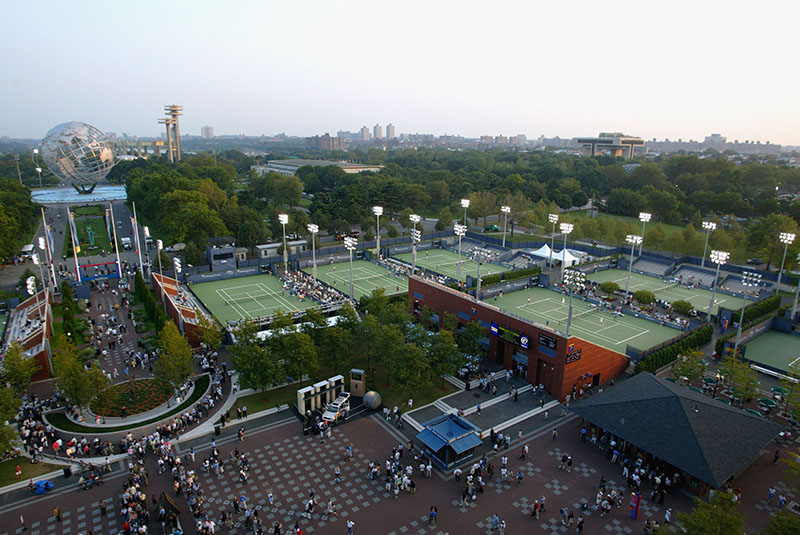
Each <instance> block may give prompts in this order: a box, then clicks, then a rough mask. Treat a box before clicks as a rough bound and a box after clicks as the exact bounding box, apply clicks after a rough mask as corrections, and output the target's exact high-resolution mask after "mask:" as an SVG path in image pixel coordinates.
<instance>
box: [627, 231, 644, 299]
mask: <svg viewBox="0 0 800 535" xmlns="http://www.w3.org/2000/svg"><path fill="white" fill-rule="evenodd" d="M625 241H626V242H628V243H629V244H630V246H631V258H630V260H629V261H628V280H627V281H626V282H625V299H628V290H629V289H630V287H631V270H632V269H633V252H634V251H635V250H636V246H637V245H641V244H642V237H641V236H637V235H636V234H628V235H627V236H626V237H625Z"/></svg>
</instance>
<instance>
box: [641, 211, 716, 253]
mask: <svg viewBox="0 0 800 535" xmlns="http://www.w3.org/2000/svg"><path fill="white" fill-rule="evenodd" d="M651 217H653V216H652V214H649V213H647V212H639V221H641V222H642V241H641V243H639V256H642V248H643V247H644V227H645V225H647V223H648V221H650V218H651ZM703 254H704V255H705V253H703Z"/></svg>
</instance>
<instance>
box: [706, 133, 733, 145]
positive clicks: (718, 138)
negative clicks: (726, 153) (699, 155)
mask: <svg viewBox="0 0 800 535" xmlns="http://www.w3.org/2000/svg"><path fill="white" fill-rule="evenodd" d="M726 141H728V138H726V137H725V136H723V135H722V134H711V135H710V136H706V139H705V140H704V141H703V143H707V144H710V145H724V144H725V142H726Z"/></svg>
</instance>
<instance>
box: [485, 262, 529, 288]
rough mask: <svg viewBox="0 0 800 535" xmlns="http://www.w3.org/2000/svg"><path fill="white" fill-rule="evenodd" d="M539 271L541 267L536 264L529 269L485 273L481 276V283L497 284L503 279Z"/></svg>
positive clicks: (521, 276) (521, 277) (524, 275)
mask: <svg viewBox="0 0 800 535" xmlns="http://www.w3.org/2000/svg"><path fill="white" fill-rule="evenodd" d="M541 272H542V268H540V267H539V266H536V267H532V268H529V269H518V270H516V271H506V272H505V273H495V274H493V275H486V276H485V277H481V280H482V281H483V282H482V283H481V284H482V285H483V286H491V285H493V284H498V283H500V282H504V281H510V280H515V279H523V278H526V277H532V276H533V275H538V274H539V273H541Z"/></svg>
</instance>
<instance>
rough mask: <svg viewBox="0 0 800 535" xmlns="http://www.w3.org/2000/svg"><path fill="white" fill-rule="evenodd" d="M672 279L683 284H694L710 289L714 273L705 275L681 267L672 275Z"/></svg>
mask: <svg viewBox="0 0 800 535" xmlns="http://www.w3.org/2000/svg"><path fill="white" fill-rule="evenodd" d="M672 277H675V278H676V279H678V280H680V281H682V282H684V283H690V282H696V283H699V284H700V285H701V286H707V287H709V288H710V287H711V286H712V285H713V284H714V277H715V274H714V273H706V272H705V271H701V270H699V269H694V268H692V267H689V266H681V267H680V268H679V269H678V270H677V271H675V272H674V273H673V274H672Z"/></svg>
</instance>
